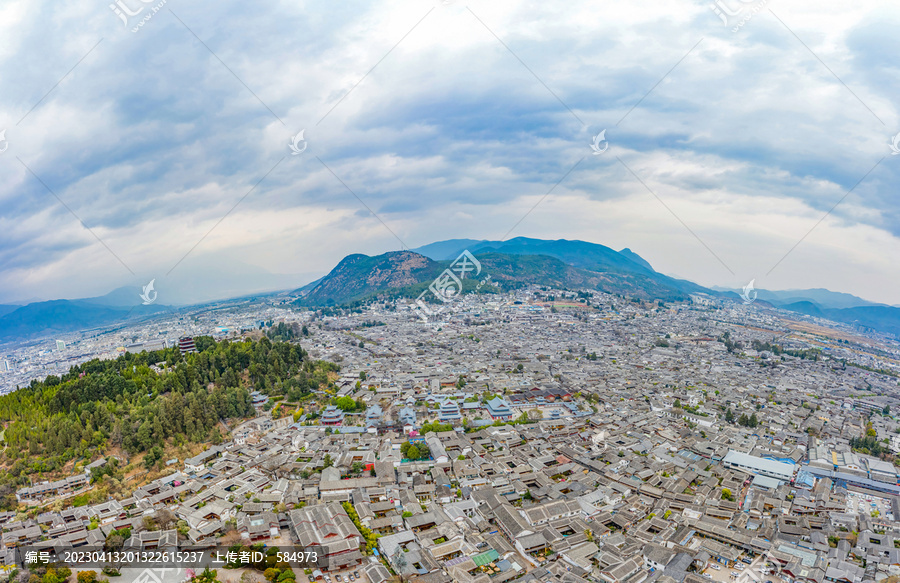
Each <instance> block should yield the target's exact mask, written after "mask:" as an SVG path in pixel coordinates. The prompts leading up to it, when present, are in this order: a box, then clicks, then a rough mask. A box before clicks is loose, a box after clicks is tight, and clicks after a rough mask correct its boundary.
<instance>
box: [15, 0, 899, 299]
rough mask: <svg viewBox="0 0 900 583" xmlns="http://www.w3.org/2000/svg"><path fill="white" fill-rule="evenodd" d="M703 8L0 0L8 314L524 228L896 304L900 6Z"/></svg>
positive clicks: (202, 291)
mask: <svg viewBox="0 0 900 583" xmlns="http://www.w3.org/2000/svg"><path fill="white" fill-rule="evenodd" d="M711 6H715V5H714V4H712V2H708V1H690V0H676V1H674V2H672V1H662V0H659V1H656V0H652V1H650V0H648V1H640V0H638V1H635V2H627V3H624V2H619V3H613V2H596V1H591V2H565V3H546V2H534V1H527V0H526V1H507V0H471V1H469V2H463V1H462V0H455V1H442V0H416V1H413V0H397V1H389V2H383V3H363V2H354V1H350V2H341V3H333V2H321V1H320V2H303V1H297V0H292V1H290V2H287V1H283V2H279V1H274V2H263V3H259V2H237V1H234V0H218V1H216V2H213V1H211V0H210V1H202V0H152V1H150V2H146V3H145V2H143V0H119V2H118V3H117V4H110V2H109V1H108V0H71V1H68V2H65V3H59V2H51V1H50V0H5V1H4V2H3V3H2V4H0V38H2V41H0V84H2V87H3V91H2V92H0V130H4V129H5V134H4V135H5V138H6V139H5V141H3V142H0V149H4V148H5V150H4V151H3V152H2V153H0V184H2V188H0V303H2V302H13V301H21V300H27V299H32V298H41V299H54V298H76V297H86V296H93V295H100V294H103V293H106V292H108V291H110V290H111V289H113V288H116V287H119V286H123V285H143V284H145V283H146V282H147V281H149V280H150V279H154V278H155V279H156V289H157V290H158V291H159V294H160V296H159V301H160V303H180V302H185V301H191V300H201V299H209V298H215V297H223V296H228V295H233V294H236V293H239V292H241V291H253V290H258V289H261V288H272V287H281V288H286V287H290V286H299V285H301V284H304V283H306V282H308V281H310V280H311V279H313V278H314V277H316V276H318V275H321V274H322V273H324V272H327V271H328V270H329V269H331V268H332V267H333V266H334V265H335V264H336V263H337V262H338V261H339V260H340V259H341V258H342V257H343V256H345V255H346V254H349V253H359V252H361V253H366V254H369V255H374V254H379V253H383V252H386V251H391V250H398V249H400V248H402V247H404V246H406V247H410V248H413V247H417V246H420V245H424V244H427V243H430V242H433V241H437V240H442V239H449V238H474V239H500V238H503V237H504V236H507V237H515V236H520V235H521V236H531V237H540V238H553V239H557V238H565V239H582V240H587V241H593V242H596V243H602V244H604V245H608V246H610V247H613V248H615V249H621V248H623V247H629V248H631V249H632V250H634V251H636V252H637V253H639V254H640V255H642V256H643V257H644V258H646V259H647V260H648V261H650V263H651V264H653V266H654V267H655V268H656V269H657V270H658V271H661V272H664V273H668V274H671V275H677V276H679V277H684V278H688V279H691V280H693V281H696V282H698V283H700V284H703V285H724V286H730V287H740V286H742V285H744V284H746V283H747V282H748V281H749V280H750V279H754V278H755V279H756V286H757V287H761V288H768V289H790V288H807V287H826V288H829V289H833V290H836V291H845V292H850V293H854V294H857V295H860V296H862V297H865V298H867V299H871V300H875V301H881V302H886V303H890V304H900V276H898V268H897V262H896V259H897V257H900V199H898V197H897V187H896V185H897V179H898V177H900V156H893V155H892V150H891V147H890V145H891V140H892V137H893V136H895V135H897V134H898V132H900V115H898V113H900V112H898V105H897V104H898V96H900V65H898V63H900V59H898V44H897V38H898V27H900V7H898V5H897V3H896V2H888V1H880V2H856V3H849V2H837V1H826V2H823V1H821V0H818V1H813V0H794V1H792V2H784V1H782V0H769V1H768V2H767V1H766V0H755V1H750V2H745V1H743V0H720V1H719V5H718V6H716V10H718V11H719V12H720V13H721V15H717V14H716V12H715V11H714V10H713V9H712V8H711ZM155 9H158V10H157V11H156V12H154V10H155ZM723 21H726V22H727V23H726V22H723ZM141 23H142V24H141ZM604 129H605V130H606V133H605V137H606V141H605V142H600V143H599V147H600V149H603V148H607V149H606V150H605V151H603V152H602V153H601V154H599V155H594V154H593V151H592V149H591V144H592V139H593V138H594V136H596V135H597V134H599V133H600V132H601V131H602V130H604ZM301 130H305V131H304V134H303V138H304V139H303V140H299V139H298V140H297V141H296V144H297V146H298V148H299V149H303V148H305V150H303V152H302V153H301V154H299V155H293V152H292V150H291V149H290V147H289V145H290V144H291V141H292V138H293V137H294V136H296V135H297V134H298V132H300V131H301ZM548 193H549V195H548ZM538 203H539V204H538ZM535 205H537V206H535ZM369 209H371V211H373V212H374V215H373V212H370V211H369ZM376 215H377V216H376ZM526 215H527V216H526ZM523 217H525V218H524V220H523ZM520 221H521V222H520ZM514 226H515V228H514V229H513V227H514ZM510 229H513V230H512V232H509V231H510Z"/></svg>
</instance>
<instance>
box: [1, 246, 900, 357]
mask: <svg viewBox="0 0 900 583" xmlns="http://www.w3.org/2000/svg"><path fill="white" fill-rule="evenodd" d="M464 250H468V251H469V252H471V253H472V254H473V255H474V256H475V257H476V258H477V260H478V261H479V262H480V263H481V267H482V272H481V275H480V276H479V279H481V278H484V277H485V276H486V275H490V276H491V279H492V281H494V282H497V283H498V284H499V286H500V288H501V289H510V288H516V287H521V286H524V285H528V284H537V285H546V286H554V287H564V288H569V289H577V288H588V289H595V290H599V291H603V292H607V293H614V294H621V295H624V296H628V297H639V298H643V299H653V300H663V301H679V300H684V299H687V298H688V297H689V296H690V295H691V294H694V293H705V294H709V295H712V296H716V297H720V298H723V299H732V300H735V301H741V298H740V296H739V295H738V294H739V293H740V291H741V290H735V289H728V288H722V287H714V288H711V289H710V288H706V287H703V286H700V285H697V284H695V283H692V282H690V281H686V280H683V279H677V278H673V277H670V276H667V275H664V274H662V273H659V272H657V271H656V270H654V269H653V267H652V266H651V265H650V263H649V262H647V261H646V260H645V259H644V258H642V257H641V256H640V255H638V254H637V253H635V252H634V251H632V250H630V249H627V248H626V249H622V250H621V251H616V250H614V249H611V248H609V247H606V246H604V245H599V244H596V243H587V242H584V241H568V240H564V239H560V240H555V241H550V240H543V239H531V238H527V237H517V238H515V239H510V240H509V241H484V240H481V241H479V240H475V239H451V240H447V241H438V242H436V243H431V244H429V245H424V246H422V247H419V248H417V249H412V250H410V251H396V252H390V253H384V254H382V255H376V256H373V257H370V256H368V255H362V254H354V255H348V256H347V257H345V258H344V259H343V260H341V261H340V262H339V263H338V264H337V266H336V267H335V268H334V269H332V270H331V272H330V273H328V274H327V275H326V276H324V277H322V278H320V279H317V280H315V281H313V282H311V283H309V284H307V285H305V286H303V287H301V288H298V289H295V290H293V291H292V292H288V295H293V296H296V297H297V300H296V303H297V304H298V305H302V306H310V307H315V306H339V305H346V304H350V303H353V302H356V301H360V300H365V299H368V298H372V297H375V296H383V297H417V296H418V295H419V294H420V293H421V292H422V291H423V290H425V289H427V287H428V285H429V284H430V283H431V282H432V281H433V280H434V279H435V278H436V277H437V276H438V275H440V274H441V273H442V272H443V271H444V270H445V269H447V267H449V266H450V264H451V263H452V261H453V260H455V259H456V258H457V257H458V256H459V255H460V253H462V252H463V251H464ZM463 283H464V289H465V290H466V291H468V290H471V289H472V288H474V287H475V285H476V282H475V281H474V280H472V279H465V280H463ZM247 285H248V286H250V287H254V286H256V287H258V286H259V282H255V281H254V282H251V283H250V284H247ZM484 291H490V288H485V290H484ZM140 292H141V290H140V289H139V288H137V287H122V288H118V289H116V290H113V291H112V292H110V293H108V294H106V295H104V296H99V297H94V298H84V299H77V300H53V301H40V302H33V303H29V304H27V305H24V306H19V305H0V342H8V341H13V340H29V339H33V338H36V337H39V336H43V335H51V334H60V333H65V332H73V331H77V330H85V329H90V328H97V327H101V326H107V325H110V324H115V323H118V322H122V321H126V320H131V319H137V318H141V317H146V316H149V315H152V314H155V313H158V312H161V311H165V310H170V309H171V307H169V306H165V305H159V304H152V305H150V306H144V305H142V304H141V300H140V297H139V294H140ZM756 292H757V294H758V296H757V305H758V306H765V305H767V304H768V305H771V306H773V307H777V308H780V309H784V310H789V311H793V312H796V313H799V314H805V315H809V316H815V317H820V318H825V319H828V320H832V321H836V322H843V323H847V324H852V325H857V326H862V327H865V328H868V329H873V330H877V331H881V332H886V333H890V334H894V335H896V336H898V337H900V308H898V307H894V306H887V305H883V304H876V303H874V302H870V301H867V300H864V299H862V298H859V297H856V296H853V295H850V294H845V293H839V292H832V291H829V290H826V289H806V290H786V291H770V290H762V289H758V290H756ZM167 297H168V296H167Z"/></svg>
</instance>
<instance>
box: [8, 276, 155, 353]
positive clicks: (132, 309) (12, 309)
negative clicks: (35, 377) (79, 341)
mask: <svg viewBox="0 0 900 583" xmlns="http://www.w3.org/2000/svg"><path fill="white" fill-rule="evenodd" d="M140 292H141V290H140V289H139V288H132V287H121V288H118V289H115V290H113V291H111V292H110V293H108V294H106V295H104V296H99V297H95V298H84V299H80V300H51V301H48V302H35V303H31V304H28V305H25V306H8V305H4V306H0V341H4V342H5V341H10V340H29V339H32V338H35V337H38V336H44V335H49V334H60V333H65V332H75V331H78V330H86V329H90V328H96V327H99V326H106V325H109V324H113V323H115V322H119V321H124V320H126V319H136V318H140V317H143V316H147V315H151V314H155V313H158V312H161V311H165V310H168V309H171V308H169V307H168V306H164V305H159V304H151V305H149V306H145V305H143V304H142V302H141V300H140V297H139V294H140Z"/></svg>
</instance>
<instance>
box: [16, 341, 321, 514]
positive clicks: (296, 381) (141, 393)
mask: <svg viewBox="0 0 900 583" xmlns="http://www.w3.org/2000/svg"><path fill="white" fill-rule="evenodd" d="M289 336H293V334H290V335H289ZM282 337H283V336H282ZM194 340H195V343H196V346H197V350H198V352H197V353H192V354H188V355H185V356H182V355H181V353H180V351H179V350H178V349H177V348H169V349H165V350H159V351H153V352H142V353H138V354H134V353H126V354H123V355H122V356H119V357H118V358H117V359H115V360H98V359H95V360H91V361H89V362H86V363H84V364H81V365H79V366H74V367H72V368H71V369H70V370H69V372H68V373H67V374H65V375H63V376H62V377H61V378H60V377H56V376H49V377H47V378H46V379H44V380H43V381H33V382H32V383H31V385H30V386H28V387H24V388H21V389H19V390H18V391H15V392H13V393H10V394H8V395H4V396H2V397H0V423H2V425H3V427H4V431H3V434H2V435H3V446H4V448H3V450H2V453H0V508H4V509H11V508H14V507H15V495H14V494H15V489H16V488H18V487H21V486H22V485H27V484H29V483H30V482H31V481H35V482H36V481H38V480H39V479H49V476H47V475H45V474H49V475H50V476H52V475H55V473H58V472H61V471H62V470H63V469H64V466H66V464H67V463H69V462H71V461H73V460H74V461H76V462H77V461H83V462H84V463H87V462H89V461H90V460H91V459H94V458H96V457H97V456H98V454H103V453H106V452H108V451H110V450H111V449H112V448H121V449H122V450H124V451H125V452H127V453H128V454H138V453H142V452H149V453H148V456H155V458H156V459H158V458H159V457H160V456H161V455H162V448H161V447H160V446H161V445H163V446H164V445H166V444H167V443H169V444H175V445H183V444H186V443H205V442H212V443H218V442H221V440H222V438H223V433H224V431H223V430H227V427H226V426H225V425H223V424H222V423H220V422H224V421H225V420H234V419H241V418H246V417H252V416H254V415H255V413H254V411H253V406H252V404H251V396H250V392H251V391H253V390H258V391H260V392H261V393H263V394H266V395H269V396H274V397H281V396H283V397H285V399H286V400H289V401H297V400H299V399H300V398H302V397H303V396H304V395H307V394H309V393H311V392H312V391H314V390H317V389H319V388H320V387H321V386H322V385H325V384H327V383H328V374H329V373H333V372H337V370H338V367H337V365H335V364H334V363H331V362H324V361H311V360H309V358H308V355H307V354H306V352H305V351H304V350H303V349H302V348H301V347H300V346H298V345H295V344H291V343H289V342H284V341H280V339H279V341H275V342H272V341H271V340H269V338H265V337H264V338H262V339H260V340H259V341H251V340H249V339H247V340H245V341H240V342H229V341H221V342H216V341H215V340H213V339H212V338H211V337H208V336H201V337H197V338H195V339H194ZM153 364H155V365H157V366H158V367H160V368H162V369H163V372H162V373H161V374H158V373H157V372H156V371H154V370H153V369H151V368H150V365H153ZM154 461H155V460H154Z"/></svg>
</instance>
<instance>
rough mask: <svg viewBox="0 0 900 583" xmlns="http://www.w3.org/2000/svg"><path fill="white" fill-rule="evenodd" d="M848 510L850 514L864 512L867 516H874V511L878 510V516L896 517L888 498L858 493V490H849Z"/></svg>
mask: <svg viewBox="0 0 900 583" xmlns="http://www.w3.org/2000/svg"><path fill="white" fill-rule="evenodd" d="M847 512H848V513H849V514H864V515H866V516H872V513H873V512H877V517H878V518H882V519H885V520H893V519H894V514H893V511H892V510H891V503H890V501H888V500H887V499H886V498H880V497H878V496H869V495H865V494H858V493H856V492H848V494H847Z"/></svg>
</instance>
